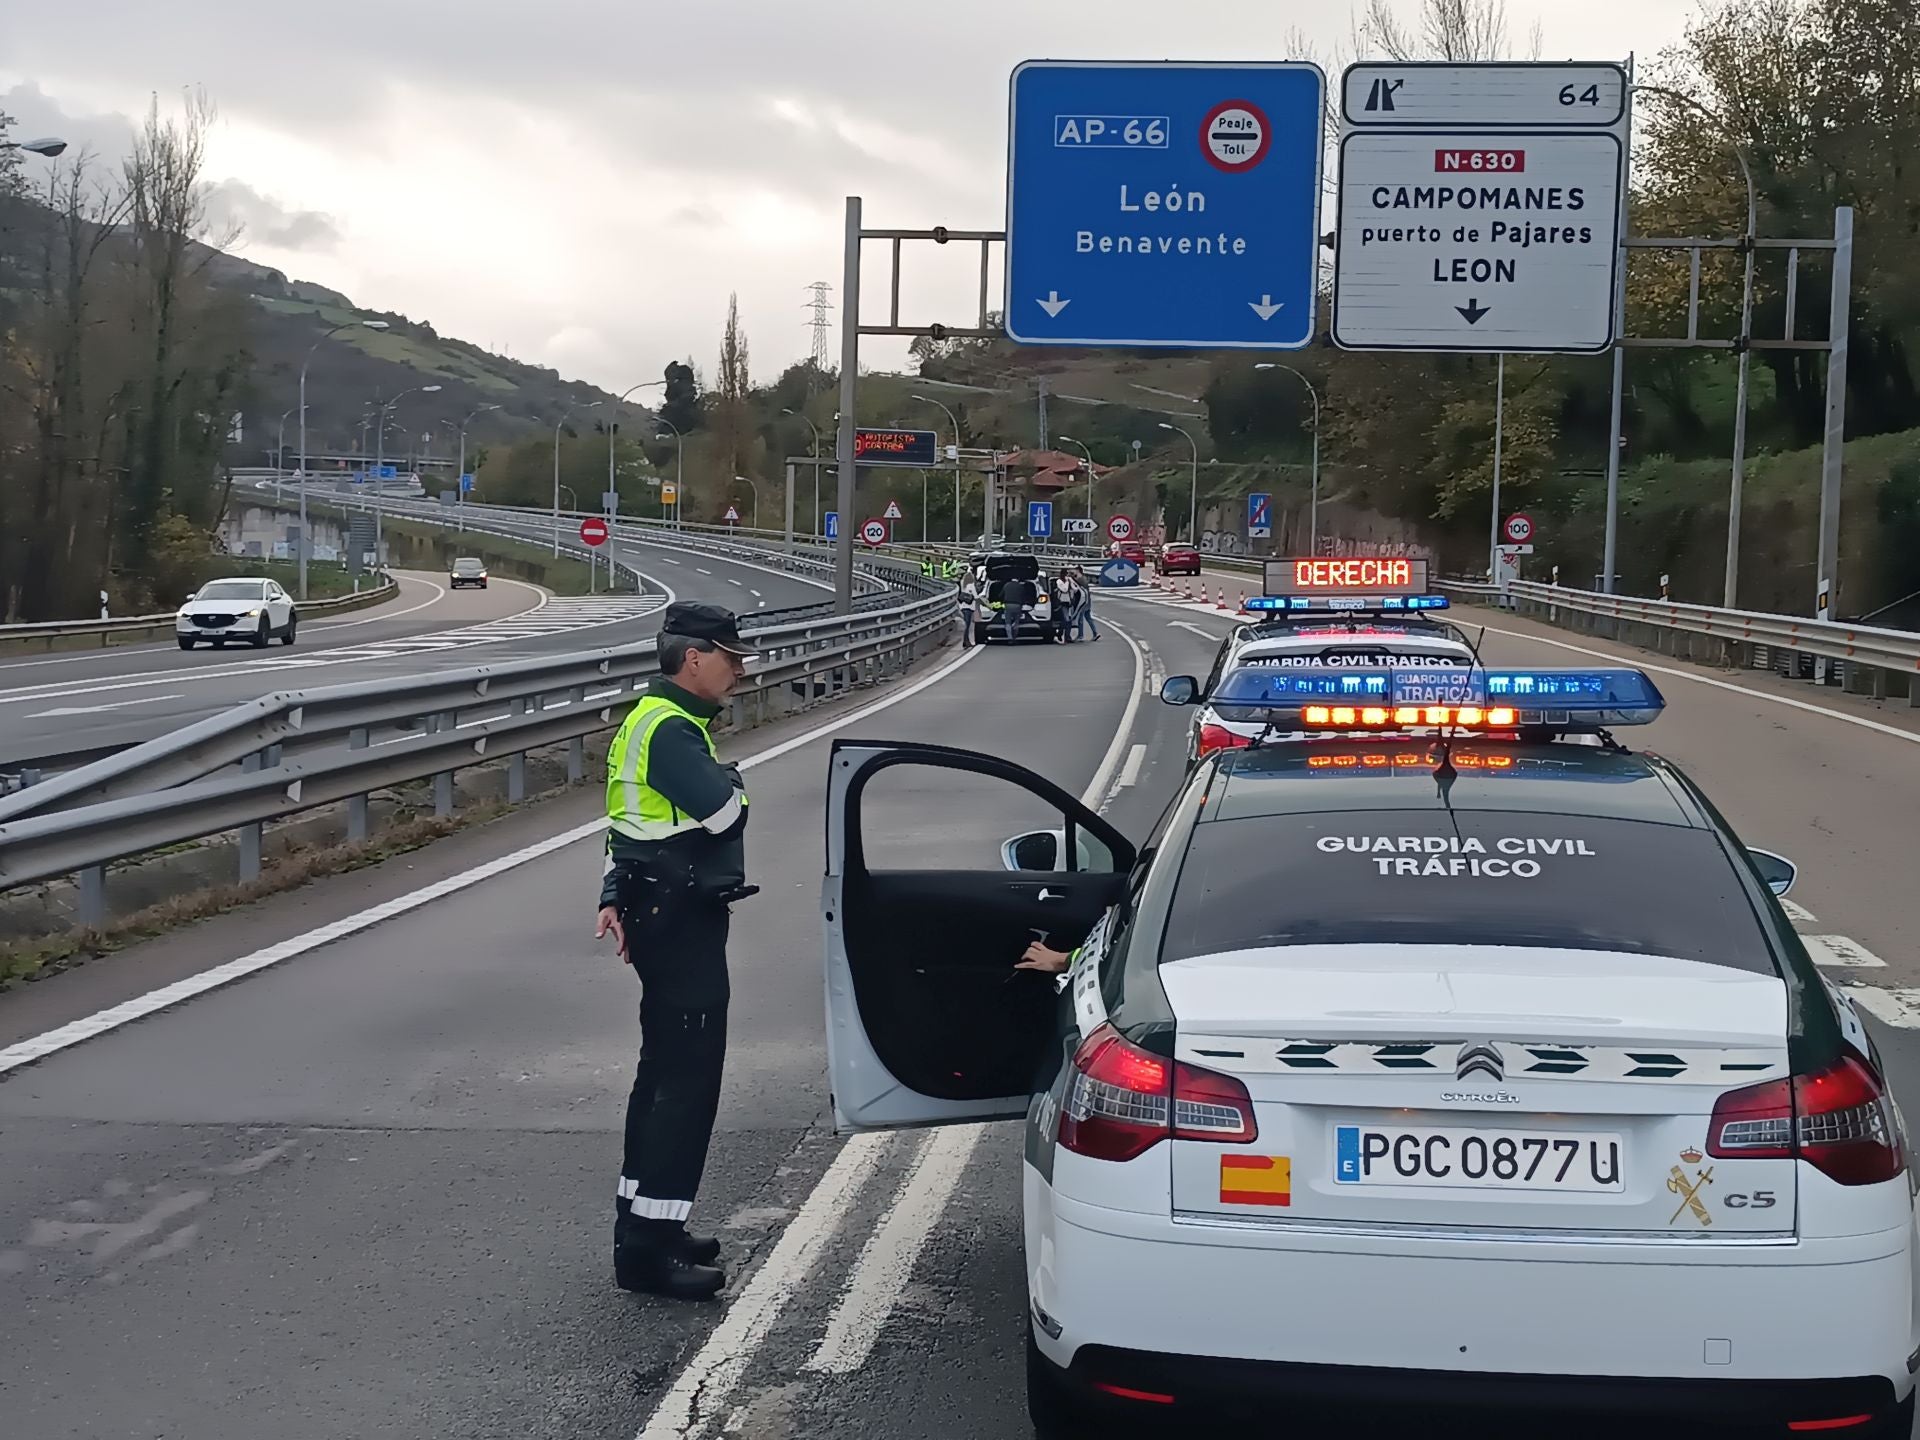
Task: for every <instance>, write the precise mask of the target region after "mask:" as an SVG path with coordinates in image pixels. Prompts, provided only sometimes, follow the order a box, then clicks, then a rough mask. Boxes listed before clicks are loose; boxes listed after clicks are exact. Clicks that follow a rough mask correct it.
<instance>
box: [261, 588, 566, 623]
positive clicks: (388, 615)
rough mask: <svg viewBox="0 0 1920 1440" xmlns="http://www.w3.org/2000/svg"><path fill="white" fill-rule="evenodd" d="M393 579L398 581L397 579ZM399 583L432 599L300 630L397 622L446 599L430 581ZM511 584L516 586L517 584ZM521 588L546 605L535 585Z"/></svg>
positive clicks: (382, 608) (380, 609) (327, 621)
mask: <svg viewBox="0 0 1920 1440" xmlns="http://www.w3.org/2000/svg"><path fill="white" fill-rule="evenodd" d="M395 578H396V579H398V577H395ZM399 583H400V584H402V585H424V586H426V587H427V588H428V589H429V590H431V591H433V598H432V599H431V600H422V601H421V602H420V603H419V604H418V605H409V606H408V607H407V608H406V609H404V610H388V609H387V608H386V607H385V606H384V605H381V606H376V607H374V608H375V609H376V610H378V611H379V612H381V613H379V614H374V615H364V616H361V617H359V618H357V619H353V620H310V621H308V622H307V623H306V625H304V626H303V627H301V628H303V629H306V630H351V629H352V628H353V627H354V626H356V625H375V624H378V623H379V622H380V621H382V620H398V619H399V618H400V617H401V616H402V615H411V614H413V613H414V612H416V611H419V610H425V609H426V608H427V607H428V606H430V605H438V604H439V603H440V602H441V601H442V600H444V599H446V598H447V588H446V586H444V585H441V584H439V583H437V582H435V581H432V580H416V579H415V578H413V577H412V576H408V577H407V578H406V579H404V580H399ZM512 583H516V584H517V583H518V582H517V581H516V582H512ZM521 588H523V589H526V590H532V591H533V592H534V593H535V594H536V595H539V596H541V597H542V598H541V600H540V604H542V605H544V604H546V603H547V602H546V599H545V596H546V592H545V591H544V590H541V589H540V588H539V587H538V586H537V585H526V586H522V587H521ZM396 598H398V597H396ZM294 608H295V609H296V611H297V610H298V608H299V604H298V602H297V601H296V602H295V607H294Z"/></svg>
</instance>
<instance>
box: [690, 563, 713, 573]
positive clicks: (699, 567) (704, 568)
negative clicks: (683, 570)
mask: <svg viewBox="0 0 1920 1440" xmlns="http://www.w3.org/2000/svg"><path fill="white" fill-rule="evenodd" d="M693 568H694V569H696V570H698V571H699V572H700V573H701V574H702V575H711V574H712V573H713V572H712V571H711V570H709V569H707V567H706V566H704V565H696V566H694V567H693Z"/></svg>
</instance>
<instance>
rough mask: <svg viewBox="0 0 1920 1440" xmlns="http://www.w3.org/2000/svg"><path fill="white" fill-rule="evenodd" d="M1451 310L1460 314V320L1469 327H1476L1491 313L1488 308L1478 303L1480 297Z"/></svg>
mask: <svg viewBox="0 0 1920 1440" xmlns="http://www.w3.org/2000/svg"><path fill="white" fill-rule="evenodd" d="M1453 308H1454V309H1456V310H1458V311H1459V312H1460V318H1461V319H1463V320H1465V321H1466V322H1467V324H1469V325H1478V324H1479V323H1480V322H1481V320H1482V319H1484V318H1485V317H1486V316H1488V315H1490V314H1492V313H1493V312H1492V310H1491V308H1490V307H1488V306H1485V305H1482V304H1481V303H1480V297H1479V296H1478V295H1476V296H1474V297H1473V299H1471V300H1469V301H1468V302H1467V303H1466V304H1464V305H1456V306H1454V307H1453Z"/></svg>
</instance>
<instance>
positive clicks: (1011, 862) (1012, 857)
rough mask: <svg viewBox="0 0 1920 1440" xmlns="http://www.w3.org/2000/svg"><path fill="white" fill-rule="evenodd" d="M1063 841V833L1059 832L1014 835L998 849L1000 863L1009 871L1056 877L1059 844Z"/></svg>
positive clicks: (1034, 831) (1058, 862) (1046, 831)
mask: <svg viewBox="0 0 1920 1440" xmlns="http://www.w3.org/2000/svg"><path fill="white" fill-rule="evenodd" d="M1065 839H1066V835H1065V833H1064V832H1063V831H1059V830H1029V831H1028V832H1027V833H1026V834H1024V835H1015V836H1014V837H1013V838H1012V839H1011V840H1008V841H1007V842H1006V843H1005V844H1003V845H1002V846H1001V847H1000V863H1001V864H1003V865H1005V866H1006V867H1007V869H1009V870H1034V871H1038V872H1040V873H1041V874H1045V875H1057V874H1059V873H1060V849H1061V844H1062V842H1063V841H1064V840H1065Z"/></svg>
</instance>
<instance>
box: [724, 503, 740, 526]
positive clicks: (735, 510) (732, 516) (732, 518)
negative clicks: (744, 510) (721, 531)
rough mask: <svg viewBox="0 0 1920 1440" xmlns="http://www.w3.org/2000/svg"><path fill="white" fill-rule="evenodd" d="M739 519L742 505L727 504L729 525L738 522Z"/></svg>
mask: <svg viewBox="0 0 1920 1440" xmlns="http://www.w3.org/2000/svg"><path fill="white" fill-rule="evenodd" d="M739 519H740V507H739V506H737V505H729V506H727V523H728V524H729V525H733V524H736V523H738V521H739Z"/></svg>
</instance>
